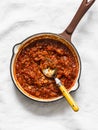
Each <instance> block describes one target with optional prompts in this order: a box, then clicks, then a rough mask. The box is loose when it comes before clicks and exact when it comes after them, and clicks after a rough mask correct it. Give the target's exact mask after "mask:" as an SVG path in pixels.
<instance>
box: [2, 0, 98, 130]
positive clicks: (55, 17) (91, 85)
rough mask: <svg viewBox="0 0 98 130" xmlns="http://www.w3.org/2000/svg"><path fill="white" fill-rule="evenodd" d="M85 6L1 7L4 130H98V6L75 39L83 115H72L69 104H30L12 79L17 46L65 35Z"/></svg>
mask: <svg viewBox="0 0 98 130" xmlns="http://www.w3.org/2000/svg"><path fill="white" fill-rule="evenodd" d="M81 1H82V0H74V1H72V0H1V1H0V130H17V129H18V130H21V129H24V130H30V129H34V130H39V129H43V130H46V129H47V130H51V129H53V130H98V1H97V0H96V2H95V4H94V5H93V6H92V7H91V8H90V10H89V11H88V12H87V14H86V15H85V16H84V18H83V19H82V20H81V22H80V24H79V26H78V27H77V29H76V30H75V32H74V34H73V37H72V42H73V44H74V45H75V47H76V49H77V50H78V52H79V54H80V57H81V62H82V72H81V78H80V88H79V89H78V90H77V91H76V92H74V93H72V96H73V97H74V99H75V100H76V101H77V103H78V105H79V107H80V111H79V112H77V113H75V112H73V111H72V110H71V108H70V106H69V105H68V104H67V102H66V101H65V99H62V100H59V101H57V102H53V103H39V102H35V101H33V100H30V99H28V98H27V97H25V96H24V95H23V94H21V93H20V92H19V91H18V90H17V89H16V87H15V86H14V84H13V82H12V80H11V76H10V60H11V56H12V48H13V46H14V45H15V44H16V43H20V42H21V41H23V40H24V39H25V38H27V37H29V36H31V35H33V34H36V33H41V32H52V33H61V32H63V30H64V29H65V28H66V27H67V25H68V24H69V23H70V21H71V19H72V17H73V16H74V14H75V12H76V11H77V8H78V7H79V5H80V3H81Z"/></svg>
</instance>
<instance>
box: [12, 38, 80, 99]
mask: <svg viewBox="0 0 98 130" xmlns="http://www.w3.org/2000/svg"><path fill="white" fill-rule="evenodd" d="M48 67H50V68H57V77H58V78H59V79H60V80H61V82H62V84H63V85H64V86H65V87H66V88H67V89H70V88H71V87H72V85H73V84H74V81H75V80H76V77H77V74H78V63H77V61H76V59H75V57H74V56H73V54H72V52H71V51H70V50H69V49H68V48H67V47H66V46H65V45H63V44H62V43H61V42H59V41H56V40H50V39H42V40H37V41H35V42H33V43H31V44H30V45H28V46H26V47H24V48H23V49H22V50H21V51H20V52H19V54H18V56H17V57H16V60H15V75H16V78H17V81H18V82H19V84H20V85H21V87H22V88H23V89H24V90H25V91H26V92H28V93H29V94H30V95H32V96H35V97H38V98H43V99H50V98H55V97H59V96H61V95H62V94H61V92H60V90H59V88H58V86H57V85H56V83H55V81H54V79H49V78H47V77H45V76H44V74H43V73H42V71H41V70H42V69H45V68H48Z"/></svg>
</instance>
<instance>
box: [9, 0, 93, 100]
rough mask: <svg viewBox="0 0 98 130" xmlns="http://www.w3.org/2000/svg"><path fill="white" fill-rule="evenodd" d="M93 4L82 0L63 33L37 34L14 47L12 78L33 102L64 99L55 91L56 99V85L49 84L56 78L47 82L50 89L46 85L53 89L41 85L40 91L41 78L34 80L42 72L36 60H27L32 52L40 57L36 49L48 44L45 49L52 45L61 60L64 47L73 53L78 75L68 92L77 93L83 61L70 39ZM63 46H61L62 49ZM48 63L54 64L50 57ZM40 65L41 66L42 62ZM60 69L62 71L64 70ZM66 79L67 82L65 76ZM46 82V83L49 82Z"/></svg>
mask: <svg viewBox="0 0 98 130" xmlns="http://www.w3.org/2000/svg"><path fill="white" fill-rule="evenodd" d="M94 1H95V0H90V1H87V0H83V1H82V3H81V5H80V7H79V9H78V11H77V13H76V14H75V16H74V18H73V19H72V21H71V23H70V24H69V26H68V27H67V28H66V29H65V30H64V32H62V33H60V34H54V33H40V34H35V35H32V36H30V37H29V38H27V39H25V40H24V41H22V42H21V43H18V44H15V46H14V47H13V55H12V58H11V64H10V70H11V77H12V80H13V82H14V84H15V86H16V87H17V88H18V89H19V90H20V91H21V92H22V93H23V94H24V95H25V96H27V97H29V98H30V99H33V100H35V101H40V102H52V101H57V100H59V99H61V98H63V96H62V94H61V93H60V92H59V90H58V89H57V88H55V92H57V93H58V96H55V93H53V92H51V91H52V90H53V91H54V88H53V86H52V87H51V85H50V84H51V83H53V84H55V83H54V81H53V79H49V82H48V85H49V86H47V88H49V87H50V89H51V90H50V89H46V88H44V86H42V87H40V88H39V89H40V91H39V90H38V88H37V84H41V79H40V78H39V79H37V82H36V83H35V81H33V80H32V78H33V79H34V78H35V77H38V73H41V72H39V71H37V69H38V65H36V64H35V63H34V61H33V60H32V61H29V60H28V55H29V58H31V57H32V53H33V56H34V54H36V52H38V53H39V55H40V54H41V53H40V52H41V51H39V50H36V48H35V46H36V47H37V48H38V49H40V50H41V49H43V48H45V46H46V45H47V47H46V48H48V43H49V46H50V48H51V46H53V47H52V49H53V50H54V51H55V53H57V54H59V53H60V54H59V56H57V57H59V58H60V55H61V53H62V51H64V50H63V49H62V48H65V50H66V48H67V50H68V51H69V52H70V54H71V55H72V56H73V57H74V60H75V63H76V65H77V72H76V75H74V77H75V78H74V81H73V83H72V84H71V86H69V88H68V92H72V91H75V90H77V89H78V88H79V78H80V73H81V60H80V56H79V53H78V51H77V49H76V48H75V46H74V45H73V44H72V41H71V37H72V34H73V32H74V30H75V28H76V26H77V25H78V23H79V21H80V20H81V18H82V17H83V15H84V14H85V13H86V12H87V10H88V9H89V8H90V7H91V5H92V4H93V3H94ZM36 42H37V43H36ZM40 42H41V43H42V45H43V44H44V45H43V47H41V46H40ZM43 42H44V43H43ZM54 42H55V44H58V45H54ZM35 43H36V44H35ZM60 45H61V46H62V47H61V48H60V50H59V47H60ZM30 48H31V50H30ZM34 49H35V50H34ZM25 51H26V52H25ZM29 51H30V54H27V52H29ZM57 51H58V52H57ZM60 51H61V52H60ZM69 52H68V53H67V54H69ZM44 53H46V55H47V52H45V51H44ZM55 53H53V54H52V55H51V57H52V58H53V56H56V55H57V54H55ZM64 54H65V52H64ZM39 55H38V57H39ZM42 56H43V55H42ZM49 56H50V55H49ZM61 58H62V56H61ZM63 58H64V60H65V59H66V56H64V57H63ZM21 59H22V61H21ZM35 60H36V61H37V57H35ZM47 61H48V62H49V63H51V62H52V61H51V60H50V61H49V59H48V58H47ZM22 62H25V66H26V67H25V68H22V67H23V66H24V64H23V65H22V67H21V64H22ZM31 62H32V65H31V66H33V67H31V66H29V64H30V63H31ZM37 63H38V64H39V61H38V62H37ZM62 64H64V62H63V61H62ZM66 64H67V62H66ZM42 65H44V62H43V63H42ZM65 66H66V65H65ZM28 68H29V69H28ZM69 68H70V67H69ZM60 69H62V67H61V68H60ZM71 70H72V71H73V69H71ZM58 71H59V70H58ZM23 73H26V75H25V76H24V75H22V74H23ZM34 73H36V74H35V75H34ZM65 73H66V72H65ZM29 74H30V76H31V77H30V79H28V75H29ZM57 76H58V75H57ZM42 78H43V80H44V78H45V77H42ZM46 78H47V77H46ZM65 78H66V77H65ZM24 79H25V80H24ZM63 79H64V77H63ZM31 80H32V82H34V83H35V86H34V84H33V85H32V82H31ZM47 80H48V79H47ZM47 80H46V81H44V82H47ZM27 82H30V84H29V86H28V84H27ZM42 82H43V81H42ZM62 82H63V80H62ZM64 82H65V80H64ZM67 82H68V83H70V82H71V80H70V78H69V79H68V80H67ZM49 83H50V84H49ZM24 86H25V87H24ZM66 86H67V85H66ZM41 93H43V97H41V96H40V95H41ZM49 94H50V97H49ZM45 96H46V97H45ZM44 97H45V98H44Z"/></svg>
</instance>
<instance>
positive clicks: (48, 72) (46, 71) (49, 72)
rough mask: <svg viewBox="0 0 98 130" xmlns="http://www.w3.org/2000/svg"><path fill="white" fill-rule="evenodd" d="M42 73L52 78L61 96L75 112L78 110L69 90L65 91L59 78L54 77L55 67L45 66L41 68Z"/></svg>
mask: <svg viewBox="0 0 98 130" xmlns="http://www.w3.org/2000/svg"><path fill="white" fill-rule="evenodd" d="M42 72H43V74H44V75H45V76H46V77H48V78H54V80H55V82H56V84H57V85H58V87H59V89H60V90H61V92H62V94H63V96H64V97H65V98H66V100H67V102H68V103H69V105H70V106H71V108H72V109H73V110H74V111H75V112H77V111H78V110H79V107H78V105H77V104H76V102H75V101H74V99H73V98H72V96H71V95H70V94H69V92H68V91H67V89H66V88H65V87H64V85H62V83H61V81H60V79H58V78H57V77H56V73H57V69H56V68H55V69H51V68H47V69H43V70H42Z"/></svg>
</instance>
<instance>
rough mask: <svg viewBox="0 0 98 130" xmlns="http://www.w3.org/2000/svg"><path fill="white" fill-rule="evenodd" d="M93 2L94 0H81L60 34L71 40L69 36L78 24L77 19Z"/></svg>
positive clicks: (78, 19)
mask: <svg viewBox="0 0 98 130" xmlns="http://www.w3.org/2000/svg"><path fill="white" fill-rule="evenodd" d="M94 2H95V0H89V1H88V0H83V1H82V3H81V5H80V7H79V9H78V11H77V12H76V14H75V16H74V18H73V19H72V21H71V23H70V24H69V25H68V27H67V28H66V29H65V31H64V32H63V33H61V34H60V35H61V36H63V37H64V38H65V39H66V40H68V41H69V42H71V36H72V34H73V32H74V30H75V28H76V26H77V25H78V23H79V21H80V20H81V18H82V17H83V15H84V14H85V13H86V12H87V10H88V9H89V8H90V7H91V5H92V4H93V3H94Z"/></svg>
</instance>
